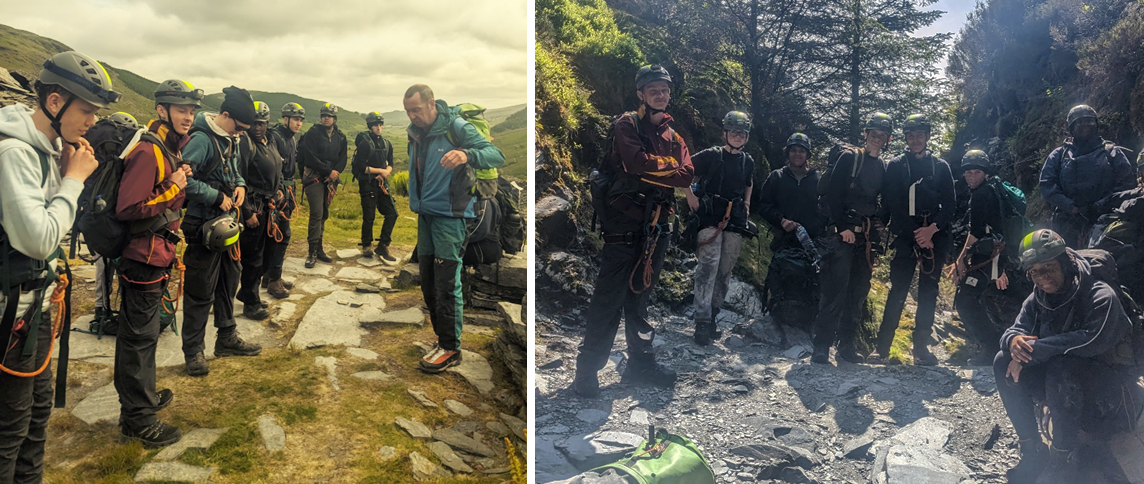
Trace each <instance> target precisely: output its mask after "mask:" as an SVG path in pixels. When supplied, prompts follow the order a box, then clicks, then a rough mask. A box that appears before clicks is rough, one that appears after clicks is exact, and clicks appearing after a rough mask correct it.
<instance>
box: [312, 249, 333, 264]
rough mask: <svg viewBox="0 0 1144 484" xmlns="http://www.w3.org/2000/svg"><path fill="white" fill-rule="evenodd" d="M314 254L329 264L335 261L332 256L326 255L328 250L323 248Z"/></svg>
mask: <svg viewBox="0 0 1144 484" xmlns="http://www.w3.org/2000/svg"><path fill="white" fill-rule="evenodd" d="M314 256H315V257H317V258H318V260H319V261H322V262H325V263H327V264H329V263H331V262H333V261H334V260H333V259H331V258H330V256H328V255H326V250H325V249H322V248H319V249H318V251H317V252H315V253H314Z"/></svg>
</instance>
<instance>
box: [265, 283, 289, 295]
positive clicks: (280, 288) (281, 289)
mask: <svg viewBox="0 0 1144 484" xmlns="http://www.w3.org/2000/svg"><path fill="white" fill-rule="evenodd" d="M266 293H267V294H270V297H272V298H274V299H286V298H288V297H290V291H287V290H286V285H285V284H283V283H282V279H275V280H274V282H271V283H270V287H268V288H266Z"/></svg>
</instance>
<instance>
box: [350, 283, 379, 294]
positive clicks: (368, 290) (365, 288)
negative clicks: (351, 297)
mask: <svg viewBox="0 0 1144 484" xmlns="http://www.w3.org/2000/svg"><path fill="white" fill-rule="evenodd" d="M354 292H360V293H362V294H377V293H379V292H381V289H378V288H377V286H374V285H372V284H358V285H357V287H355V288H354Z"/></svg>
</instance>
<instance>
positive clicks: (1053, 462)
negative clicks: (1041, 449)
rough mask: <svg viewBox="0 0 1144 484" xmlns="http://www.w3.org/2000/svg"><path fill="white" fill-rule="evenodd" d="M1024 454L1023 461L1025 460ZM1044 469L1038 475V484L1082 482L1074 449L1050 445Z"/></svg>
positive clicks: (1073, 483) (1074, 483)
mask: <svg viewBox="0 0 1144 484" xmlns="http://www.w3.org/2000/svg"><path fill="white" fill-rule="evenodd" d="M1023 457H1024V456H1022V461H1024V458H1023ZM1046 460H1047V462H1046V463H1045V467H1044V470H1043V471H1041V475H1040V476H1039V477H1037V480H1036V484H1077V483H1080V482H1082V479H1081V476H1080V466H1079V465H1078V460H1079V459H1077V453H1076V451H1072V450H1064V449H1058V448H1056V447H1050V448H1049V451H1048V457H1047V458H1046Z"/></svg>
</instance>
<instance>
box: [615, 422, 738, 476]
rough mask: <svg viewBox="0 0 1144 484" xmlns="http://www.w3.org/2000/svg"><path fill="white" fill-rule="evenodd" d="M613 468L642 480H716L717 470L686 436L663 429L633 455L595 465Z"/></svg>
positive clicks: (641, 445) (637, 448) (640, 446)
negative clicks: (713, 468) (714, 470)
mask: <svg viewBox="0 0 1144 484" xmlns="http://www.w3.org/2000/svg"><path fill="white" fill-rule="evenodd" d="M609 469H613V470H615V471H617V472H619V473H620V474H622V475H625V476H628V477H631V478H633V479H635V480H636V481H638V482H639V483H640V484H715V473H714V472H712V471H711V466H710V465H708V464H707V459H706V458H705V457H703V453H702V452H700V451H699V448H697V447H696V446H695V443H693V442H691V440H689V439H687V438H686V437H683V436H679V435H675V434H672V433H669V432H667V431H665V430H663V429H660V430H659V431H658V432H655V439H654V441H648V440H645V441H644V442H643V443H642V444H640V445H639V447H636V450H635V452H633V453H632V456H631V457H628V458H626V459H624V460H621V461H619V462H613V463H611V464H607V465H603V466H600V467H597V468H595V469H592V472H598V473H601V474H602V473H604V471H606V470H609Z"/></svg>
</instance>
